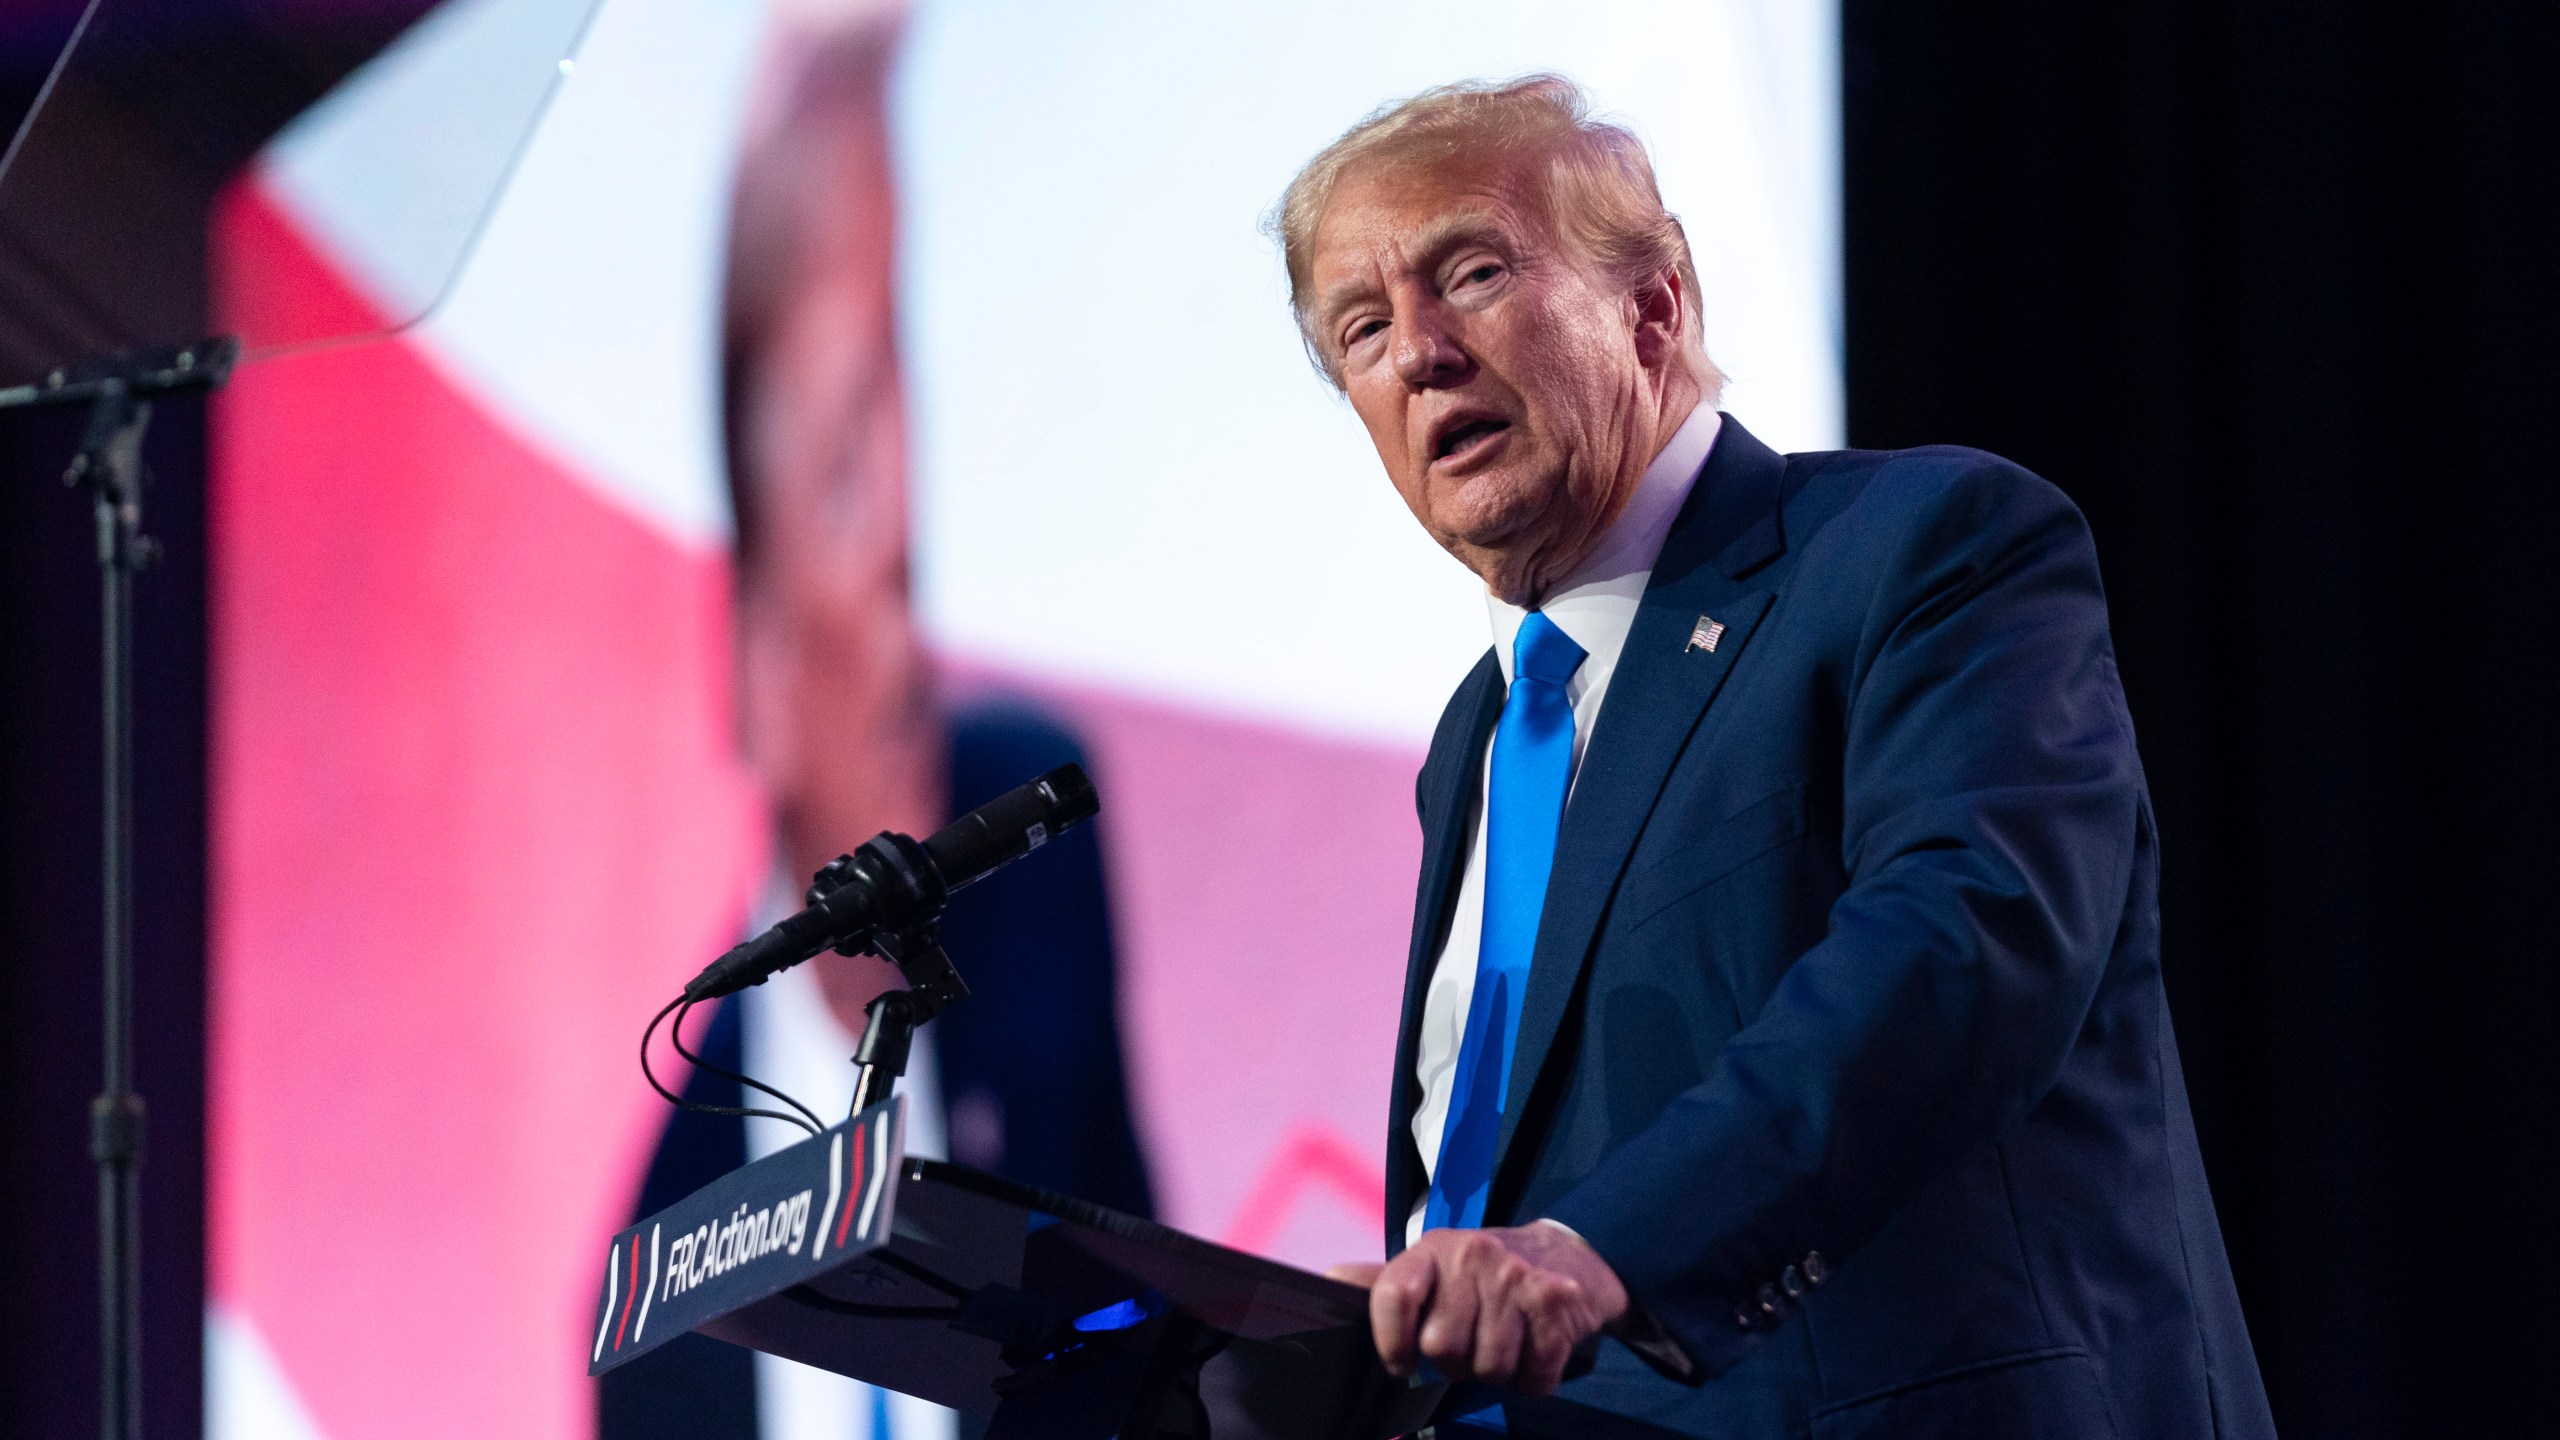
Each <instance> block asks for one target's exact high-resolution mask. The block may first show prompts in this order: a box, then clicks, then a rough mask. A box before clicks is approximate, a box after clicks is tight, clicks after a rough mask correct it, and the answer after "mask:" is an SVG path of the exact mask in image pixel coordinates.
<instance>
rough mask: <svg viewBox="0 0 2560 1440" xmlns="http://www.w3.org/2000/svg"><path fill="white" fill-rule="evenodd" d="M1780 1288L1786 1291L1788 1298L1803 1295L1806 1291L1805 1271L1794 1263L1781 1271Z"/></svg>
mask: <svg viewBox="0 0 2560 1440" xmlns="http://www.w3.org/2000/svg"><path fill="white" fill-rule="evenodd" d="M1778 1288H1779V1289H1781V1290H1784V1291H1786V1292H1787V1298H1788V1299H1790V1300H1793V1299H1795V1298H1796V1297H1797V1296H1799V1295H1802V1294H1803V1293H1804V1272H1803V1271H1801V1270H1798V1269H1797V1268H1796V1267H1794V1266H1793V1265H1790V1266H1788V1267H1787V1268H1786V1269H1784V1270H1781V1271H1779V1272H1778Z"/></svg>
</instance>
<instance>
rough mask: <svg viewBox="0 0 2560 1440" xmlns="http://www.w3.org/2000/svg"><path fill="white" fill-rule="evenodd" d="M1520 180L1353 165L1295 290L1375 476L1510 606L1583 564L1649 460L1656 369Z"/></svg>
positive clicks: (1632, 320) (1621, 312)
mask: <svg viewBox="0 0 2560 1440" xmlns="http://www.w3.org/2000/svg"><path fill="white" fill-rule="evenodd" d="M1525 180H1526V177H1525V176H1523V175H1522V174H1521V173H1520V172H1519V167H1517V166H1514V165H1510V164H1507V163H1504V162H1501V161H1498V160H1492V161H1485V162H1480V163H1477V164H1474V165H1472V166H1451V167H1446V168H1440V169H1425V168H1422V167H1419V166H1410V165H1394V164H1372V165H1368V166H1363V167H1359V168H1356V169H1354V170H1353V171H1352V172H1351V173H1349V174H1347V175H1345V176H1344V177H1343V178H1342V180H1341V181H1340V182H1339V183H1338V184H1337V186H1336V188H1335V191H1334V194H1333V197H1332V199H1331V201H1330V203H1328V204H1327V206H1326V208H1325V211H1324V215H1323V218H1322V219H1321V221H1319V223H1318V225H1317V227H1316V234H1315V241H1314V245H1313V247H1312V249H1313V253H1312V255H1311V262H1312V264H1311V271H1312V274H1311V281H1312V283H1311V287H1310V288H1311V293H1312V295H1313V296H1314V303H1313V307H1312V310H1311V315H1312V318H1313V321H1314V325H1315V338H1316V343H1317V345H1318V347H1319V348H1320V350H1321V351H1322V353H1323V354H1324V355H1325V356H1326V357H1327V358H1328V359H1329V360H1330V361H1331V362H1332V364H1333V366H1334V369H1335V373H1336V374H1337V375H1338V376H1339V377H1340V378H1341V381H1342V386H1343V389H1344V391H1345V393H1346V394H1348V395H1349V397H1350V400H1351V406H1352V409H1353V410H1355V411H1357V412H1358V413H1359V416H1360V420H1361V423H1362V424H1364V425H1365V426H1367V427H1368V430H1369V439H1370V441H1371V442H1372V443H1373V444H1375V445H1376V446H1377V447H1378V458H1379V460H1380V461H1381V462H1383V463H1384V464H1385V466H1386V469H1387V478H1388V479H1389V480H1390V481H1392V482H1393V483H1394V485H1395V487H1396V490H1397V492H1398V493H1399V494H1401V495H1403V497H1404V501H1405V504H1406V505H1407V506H1408V507H1410V508H1411V509H1412V511H1413V514H1414V518H1415V519H1417V520H1419V521H1421V522H1422V527H1423V529H1425V530H1426V531H1428V532H1430V534H1431V537H1432V538H1433V539H1434V540H1437V541H1439V542H1440V544H1441V545H1442V546H1443V547H1444V548H1446V549H1447V550H1448V551H1449V553H1451V554H1452V555H1455V556H1456V557H1457V558H1458V559H1459V560H1460V561H1461V562H1463V563H1464V564H1465V565H1466V566H1467V567H1468V568H1469V569H1471V570H1473V571H1475V572H1476V573H1477V574H1478V575H1480V576H1482V577H1483V578H1484V581H1485V584H1486V585H1487V586H1488V587H1489V588H1491V589H1492V590H1493V592H1494V593H1495V594H1497V595H1500V596H1502V597H1503V598H1504V599H1506V600H1510V601H1513V602H1514V603H1522V604H1525V603H1531V602H1533V601H1535V600H1536V599H1537V598H1539V597H1540V596H1541V595H1542V594H1543V593H1544V592H1545V591H1546V589H1547V588H1548V587H1550V586H1552V585H1553V584H1554V583H1555V582H1556V581H1558V580H1560V579H1562V578H1563V577H1564V575H1565V574H1566V573H1567V572H1568V571H1569V570H1570V569H1571V568H1572V566H1573V565H1574V564H1575V563H1576V562H1577V561H1579V560H1580V559H1581V558H1582V556H1584V555H1585V554H1588V553H1589V551H1590V549H1591V546H1592V545H1593V544H1594V543H1595V542H1596V541H1597V539H1598V537H1599V535H1600V532H1601V531H1602V530H1603V529H1605V528H1606V527H1607V525H1608V523H1609V521H1611V520H1612V519H1615V518H1616V516H1617V513H1618V511H1619V509H1620V508H1621V507H1622V506H1623V504H1624V502H1625V500H1626V497H1627V496H1628V495H1629V494H1630V493H1632V492H1633V490H1634V487H1635V483H1636V480H1637V479H1638V478H1639V477H1640V476H1642V474H1643V473H1644V468H1645V466H1646V465H1647V464H1648V463H1649V462H1650V461H1651V460H1652V458H1653V453H1654V450H1655V449H1656V448H1657V444H1656V431H1657V425H1658V421H1659V418H1660V400H1661V394H1660V385H1661V382H1662V380H1663V375H1662V368H1663V359H1664V355H1665V352H1664V350H1663V347H1662V346H1661V345H1659V344H1652V345H1650V346H1649V347H1645V346H1640V345H1639V344H1638V338H1639V332H1640V330H1642V329H1643V328H1644V317H1643V316H1642V315H1640V314H1639V306H1638V303H1637V299H1636V297H1633V296H1630V295H1628V294H1626V293H1624V292H1622V291H1618V290H1614V289H1613V288H1612V287H1610V286H1609V285H1608V284H1606V282H1605V281H1603V280H1602V279H1601V278H1600V277H1599V276H1597V275H1595V274H1593V273H1591V271H1590V268H1589V267H1588V266H1586V265H1584V264H1582V263H1579V262H1578V261H1577V260H1576V259H1575V258H1574V257H1573V256H1572V255H1571V254H1570V253H1569V252H1568V251H1567V250H1566V249H1565V247H1564V246H1563V245H1562V243H1561V242H1560V241H1558V240H1557V239H1556V238H1555V237H1554V234H1553V231H1552V228H1551V227H1550V226H1548V225H1547V224H1546V223H1545V220H1544V217H1543V216H1542V215H1541V213H1540V211H1539V206H1540V205H1541V204H1542V202H1541V200H1540V199H1539V198H1538V191H1537V189H1536V188H1535V187H1534V186H1532V185H1530V184H1528V183H1524V182H1525ZM1648 362H1650V364H1648Z"/></svg>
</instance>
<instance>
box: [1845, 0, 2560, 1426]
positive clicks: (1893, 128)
mask: <svg viewBox="0 0 2560 1440" xmlns="http://www.w3.org/2000/svg"><path fill="white" fill-rule="evenodd" d="M1845 10H1846V14H1845V17H1844V18H1845V42H1846V43H1845V46H1844V57H1843V59H1844V64H1843V78H1844V102H1845V103H1844V113H1845V121H1846V183H1845V194H1844V201H1845V208H1846V225H1845V239H1846V272H1847V296H1846V298H1847V319H1848V324H1847V330H1848V382H1849V383H1848V393H1849V431H1850V436H1851V439H1852V442H1853V443H1855V444H1859V445H1867V446H1894V445H1910V444H1918V443H1923V442H1952V443H1961V444H1967V445H1977V446H1981V447H1983V448H1986V449H1991V450H1996V451H1999V452H2001V453H2003V454H2006V455H2009V456H2011V457H2012V458H2014V459H2017V460H2019V461H2021V462H2023V463H2025V464H2026V465H2028V466H2029V467H2031V468H2033V469H2035V470H2036V471H2038V472H2040V473H2042V474H2043V475H2045V476H2047V477H2048V478H2050V479H2052V480H2053V481H2054V482H2055V483H2057V484H2059V485H2061V486H2062V487H2063V488H2064V489H2065V490H2067V491H2069V492H2070V493H2071V495H2072V496H2073V497H2074V498H2075V499H2077V500H2078V501H2079V502H2080V504H2081V505H2082V506H2083V507H2084V508H2085V509H2086V510H2087V512H2088V514H2089V517H2090V520H2091V522H2092V524H2093V525H2094V527H2095V529H2096V532H2097V537H2098V547H2099V550H2100V553H2101V557H2102V563H2103V564H2104V567H2105V573H2106V579H2107V585H2108V591H2109V598H2110V601H2111V604H2112V610H2113V615H2114V622H2115V633H2116V642H2117V646H2118V648H2119V651H2120V654H2121V659H2122V669H2123V673H2124V677H2125V685H2126V688H2127V690H2128V692H2129V694H2130V697H2131V700H2132V705H2133V710H2134V717H2135V723H2136V725H2137V727H2138V729H2139V731H2140V735H2141V741H2142V750H2143V755H2144V759H2145V761H2146V763H2147V765H2148V766H2149V768H2150V771H2151V777H2152V786H2153V792H2154V796H2155V800H2156V803H2157V805H2158V808H2159V813H2160V821H2161V829H2162V833H2163V847H2164V862H2163V863H2164V871H2163V874H2164V893H2163V896H2162V908H2163V919H2164V923H2165V927H2166V945H2167V956H2166V961H2165V963H2166V967H2167V974H2168V980H2169V985H2170V994H2171V1006H2172V1011H2173V1013H2174V1015H2175V1017H2176V1021H2177V1024H2178V1028H2179V1036H2180V1041H2181V1050H2182V1052H2183V1054H2184V1056H2185V1058H2186V1063H2187V1068H2188V1075H2189V1077H2190V1080H2191V1083H2192V1085H2193V1089H2194V1094H2195V1100H2196V1106H2197V1110H2198V1112H2199V1113H2198V1124H2199V1129H2200V1131H2201V1134H2202V1137H2203V1139H2204V1142H2205V1148H2206V1165H2207V1170H2208V1173H2209V1174H2210V1176H2211V1178H2212V1181H2213V1186H2214V1192H2215V1197H2216V1200H2217V1202H2218V1203H2219V1205H2220V1207H2221V1212H2222V1218H2223V1228H2224V1230H2225V1233H2226V1235H2227V1238H2228V1241H2229V1244H2230V1249H2231V1255H2232V1262H2233V1265H2234V1267H2235V1268H2236V1270H2237V1272H2238V1278H2239V1283H2240V1293H2241V1298H2242V1301H2243V1304H2244V1306H2245V1307H2246V1309H2247V1312H2248V1317H2249V1322H2250V1328H2251V1331H2252V1333H2253V1335H2254V1337H2255V1340H2256V1343H2257V1349H2258V1356H2259V1360H2260V1363H2261V1365H2262V1367H2263V1369H2264V1372H2265V1375H2266V1381H2267V1390H2268V1393H2269V1395H2270V1397H2271V1400H2272V1403H2273V1405H2274V1408H2275V1415H2276V1421H2277V1424H2278V1425H2279V1426H2280V1427H2282V1428H2284V1429H2285V1430H2287V1431H2289V1432H2291V1433H2293V1434H2296V1435H2305V1436H2311V1435H2321V1436H2328V1435H2340V1436H2346V1435H2412V1436H2414V1435H2432V1434H2481V1435H2515V1434H2527V1433H2538V1432H2539V1431H2540V1429H2541V1426H2542V1425H2544V1424H2548V1423H2549V1421H2548V1420H2547V1419H2544V1418H2543V1415H2542V1412H2543V1411H2544V1410H2545V1409H2546V1408H2547V1401H2545V1399H2544V1397H2543V1395H2542V1394H2541V1393H2540V1387H2539V1386H2538V1385H2536V1384H2533V1383H2532V1381H2531V1377H2533V1376H2535V1375H2537V1374H2540V1373H2543V1367H2545V1366H2547V1365H2549V1364H2551V1363H2552V1362H2551V1345H2552V1342H2553V1340H2554V1339H2555V1337H2560V1325H2555V1324H2554V1322H2553V1320H2552V1319H2551V1318H2550V1316H2551V1304H2550V1297H2551V1296H2552V1293H2553V1282H2554V1281H2555V1280H2560V1273H2555V1265H2554V1249H2555V1247H2554V1242H2553V1237H2554V1231H2555V1223H2554V1209H2555V1206H2554V1201H2555V1199H2560V1186H2555V1183H2554V1181H2555V1179H2560V1153H2555V1140H2560V1044H2556V1043H2555V1039H2560V1036H2555V1032H2554V1024H2553V1022H2554V1019H2555V1014H2554V1012H2555V1008H2560V1007H2555V1005H2554V999H2555V996H2560V973H2555V963H2554V962H2555V958H2560V947H2555V946H2554V945H2553V944H2552V942H2551V939H2550V933H2551V931H2550V926H2551V916H2552V913H2553V909H2552V898H2553V885H2554V879H2555V869H2554V865H2553V860H2554V851H2555V846H2554V843H2553V828H2554V825H2555V823H2556V822H2560V785H2555V774H2560V771H2555V766H2554V764H2553V762H2552V758H2551V750H2552V739H2553V731H2554V725H2553V720H2554V715H2555V711H2554V709H2553V699H2552V697H2553V696H2554V695H2555V694H2560V684H2555V681H2560V647H2555V645H2554V643H2553V642H2554V629H2555V626H2554V618H2555V617H2554V613H2553V612H2554V600H2555V597H2560V585H2555V578H2554V572H2555V564H2554V561H2555V550H2554V544H2555V540H2560V526H2555V524H2554V519H2555V508H2560V498H2555V479H2560V477H2555V474H2554V469H2555V467H2554V464H2553V460H2552V455H2553V449H2552V446H2551V444H2550V441H2549V440H2548V439H2547V438H2546V428H2547V427H2546V416H2547V415H2548V413H2549V412H2550V409H2551V403H2550V396H2551V393H2552V383H2553V380H2554V378H2555V377H2554V373H2553V371H2554V366H2553V364H2552V359H2551V357H2552V354H2553V347H2552V336H2551V322H2552V320H2553V314H2552V307H2551V304H2550V301H2549V299H2548V298H2547V293H2548V287H2547V286H2546V285H2544V284H2542V283H2540V282H2541V281H2542V280H2543V276H2542V275H2541V273H2540V272H2541V271H2542V270H2543V269H2545V268H2546V267H2548V266H2549V265H2550V264H2551V263H2552V260H2553V257H2554V254H2555V249H2554V246H2553V243H2552V242H2553V239H2554V234H2553V225H2552V219H2553V186H2554V173H2555V163H2554V162H2555V157H2560V145H2555V144H2554V140H2555V138H2556V137H2555V136H2554V134H2553V128H2554V127H2553V124H2552V120H2553V109H2552V103H2551V99H2550V96H2551V95H2552V93H2553V89H2554V87H2553V85H2552V83H2551V81H2550V78H2549V77H2550V75H2551V61H2552V58H2553V57H2552V54H2551V50H2550V47H2548V46H2547V45H2545V44H2544V43H2542V42H2541V40H2540V38H2539V35H2538V33H2537V27H2535V26H2533V25H2532V24H2530V23H2529V19H2528V17H2529V16H2530V15H2531V14H2532V9H2531V7H2528V6H2523V5H2489V4H2478V3H2461V0H2452V3H2429V4H2425V5H2381V4H2356V3H2291V4H2256V5H2232V4H2206V3H2183V4H2181V3H2161V0H2152V3H2144V4H2124V5H2057V4H2051V3H2041V0H2009V3H1997V4H1980V5H1962V6H1960V5H1954V4H1941V3H1915V0H1847V4H1846V6H1845ZM2537 1422H2539V1423H2537Z"/></svg>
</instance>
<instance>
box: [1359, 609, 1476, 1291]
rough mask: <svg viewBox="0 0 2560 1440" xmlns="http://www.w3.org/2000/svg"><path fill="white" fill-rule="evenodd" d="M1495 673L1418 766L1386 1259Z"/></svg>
mask: <svg viewBox="0 0 2560 1440" xmlns="http://www.w3.org/2000/svg"><path fill="white" fill-rule="evenodd" d="M1502 698H1503V696H1502V667H1501V666H1500V664H1499V663H1497V662H1496V660H1495V659H1494V655H1493V652H1492V651H1490V650H1488V651H1486V652H1485V656H1484V659H1483V660H1482V661H1481V662H1479V663H1478V664H1477V666H1476V668H1475V669H1474V671H1472V672H1471V673H1470V674H1469V675H1468V676H1467V678H1466V679H1465V681H1463V682H1462V683H1460V685H1459V686H1458V693H1457V695H1456V696H1455V697H1454V698H1453V699H1452V700H1451V701H1450V703H1449V711H1448V714H1446V715H1445V716H1443V717H1442V718H1441V722H1440V729H1439V732H1438V733H1437V734H1435V735H1433V736H1432V738H1431V753H1430V754H1429V755H1428V756H1427V757H1426V758H1425V759H1424V760H1423V763H1422V774H1421V776H1420V778H1419V779H1418V781H1417V782H1416V784H1415V787H1414V789H1415V794H1416V795H1417V796H1418V797H1419V798H1420V800H1421V803H1422V883H1421V885H1420V887H1419V888H1418V889H1417V891H1416V893H1415V895H1414V902H1413V939H1412V943H1411V948H1410V949H1409V951H1408V952H1407V955H1406V958H1405V972H1404V1017H1403V1020H1402V1022H1401V1023H1400V1024H1399V1025H1398V1027H1397V1030H1396V1069H1395V1082H1394V1084H1393V1085H1392V1086H1391V1087H1390V1089H1389V1094H1390V1095H1391V1096H1392V1100H1391V1102H1390V1104H1389V1106H1388V1131H1387V1253H1388V1254H1391V1255H1392V1254H1394V1253H1395V1252H1396V1251H1397V1250H1398V1249H1399V1248H1401V1246H1402V1243H1403V1239H1404V1227H1405V1217H1406V1215H1407V1214H1408V1213H1409V1212H1411V1210H1412V1209H1413V1201H1414V1198H1415V1197H1416V1196H1418V1195H1420V1194H1421V1193H1422V1186H1423V1171H1422V1155H1421V1152H1420V1151H1418V1150H1416V1149H1415V1148H1414V1143H1413V1112H1414V1110H1415V1109H1416V1108H1417V1107H1419V1106H1420V1105H1421V1103H1422V1094H1421V1088H1420V1086H1419V1085H1418V1084H1417V1083H1416V1082H1415V1080H1414V1074H1413V1069H1414V1064H1415V1052H1416V1050H1417V1049H1418V1048H1419V1044H1418V1042H1419V1036H1420V1035H1421V1031H1422V1000H1423V996H1424V995H1425V994H1426V993H1427V992H1428V991H1429V990H1430V988H1431V965H1432V960H1433V958H1434V957H1435V956H1437V955H1438V954H1439V952H1440V945H1441V938H1442V937H1443V936H1444V935H1445V934H1447V932H1448V928H1449V927H1448V919H1449V907H1450V901H1451V897H1452V895H1453V893H1454V892H1455V891H1456V889H1457V884H1458V862H1459V861H1460V860H1461V859H1462V858H1463V857H1464V856H1465V854H1466V847H1467V844H1468V842H1469V841H1470V840H1471V839H1472V838H1473V837H1474V833H1475V814H1476V805H1475V802H1476V800H1477V798H1478V797H1477V795H1476V793H1475V792H1476V791H1477V789H1478V788H1479V787H1480V782H1481V780H1482V777H1483V771H1484V747H1485V737H1486V736H1488V735H1490V734H1491V733H1492V732H1493V727H1494V724H1495V722H1496V721H1498V720H1500V719H1501V718H1502Z"/></svg>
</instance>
